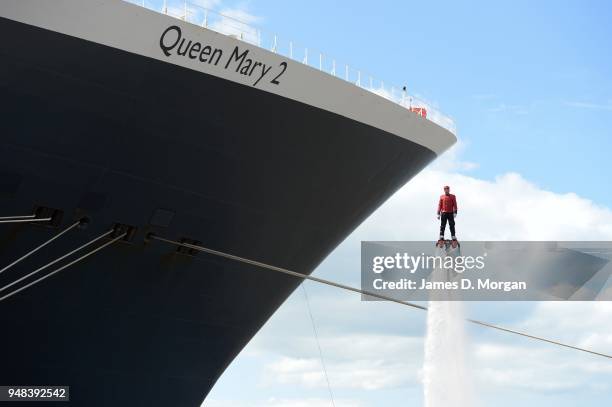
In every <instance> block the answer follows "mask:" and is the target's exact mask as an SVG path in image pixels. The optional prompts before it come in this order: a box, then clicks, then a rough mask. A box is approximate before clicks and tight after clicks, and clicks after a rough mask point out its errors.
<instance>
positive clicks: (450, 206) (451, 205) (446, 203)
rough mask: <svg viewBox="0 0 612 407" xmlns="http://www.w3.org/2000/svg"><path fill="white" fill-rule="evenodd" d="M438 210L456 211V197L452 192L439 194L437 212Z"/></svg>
mask: <svg viewBox="0 0 612 407" xmlns="http://www.w3.org/2000/svg"><path fill="white" fill-rule="evenodd" d="M440 212H455V213H456V212H457V198H455V195H453V194H448V195H446V194H444V195H442V196H440V202H438V213H440Z"/></svg>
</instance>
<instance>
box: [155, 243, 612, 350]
mask: <svg viewBox="0 0 612 407" xmlns="http://www.w3.org/2000/svg"><path fill="white" fill-rule="evenodd" d="M148 239H152V240H159V241H160V242H165V243H169V244H173V245H176V246H183V247H186V248H189V249H193V250H197V251H200V252H203V253H208V254H212V255H215V256H219V257H223V258H226V259H230V260H234V261H237V262H241V263H246V264H250V265H252V266H257V267H259V268H264V269H267V270H271V271H276V272H279V273H283V274H287V275H290V276H293V277H297V278H301V279H302V280H310V281H316V282H317V283H321V284H325V285H329V286H332V287H336V288H341V289H343V290H347V291H352V292H355V293H358V294H362V295H366V296H370V297H374V298H378V299H381V300H386V301H391V302H395V303H398V304H402V305H406V306H408V307H412V308H417V309H420V310H423V311H427V307H425V306H422V305H418V304H415V303H412V302H408V301H400V300H398V299H395V298H392V297H388V296H386V295H382V294H378V293H373V292H370V291H365V290H361V289H358V288H355V287H351V286H348V285H344V284H340V283H336V282H334V281H329V280H325V279H322V278H318V277H313V276H309V275H307V274H302V273H297V272H295V271H292V270H288V269H285V268H282V267H277V266H272V265H270V264H266V263H262V262H259V261H255V260H251V259H247V258H244V257H240V256H236V255H233V254H229V253H224V252H221V251H218V250H213V249H209V248H207V247H203V246H198V245H194V244H191V243H183V242H177V241H175V240H170V239H166V238H163V237H160V236H157V235H155V234H149V235H148ZM466 321H468V322H471V323H473V324H476V325H480V326H483V327H487V328H492V329H496V330H498V331H503V332H507V333H512V334H515V335H520V336H523V337H526V338H530V339H535V340H538V341H542V342H546V343H550V344H554V345H559V346H562V347H565V348H569V349H574V350H578V351H581V352H586V353H590V354H592V355H597V356H602V357H605V358H608V359H612V355H608V354H605V353H600V352H595V351H592V350H589V349H585V348H580V347H578V346H573V345H568V344H565V343H562V342H558V341H553V340H550V339H546V338H542V337H539V336H535V335H530V334H526V333H524V332H520V331H515V330H512V329H507V328H503V327H500V326H498V325H493V324H490V323H488V322H483V321H478V320H475V319H466Z"/></svg>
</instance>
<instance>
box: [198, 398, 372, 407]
mask: <svg viewBox="0 0 612 407" xmlns="http://www.w3.org/2000/svg"><path fill="white" fill-rule="evenodd" d="M334 405H335V406H336V407H361V406H363V404H362V403H360V402H359V401H356V400H346V399H334ZM202 406H203V407H329V406H330V399H329V398H328V399H322V398H300V399H297V398H291V399H289V398H268V399H265V400H250V401H248V402H241V401H231V400H211V401H206V402H205V403H204V404H203V405H202Z"/></svg>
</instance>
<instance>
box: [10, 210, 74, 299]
mask: <svg viewBox="0 0 612 407" xmlns="http://www.w3.org/2000/svg"><path fill="white" fill-rule="evenodd" d="M80 224H81V220H79V221H77V222H75V223H73V224H72V225H70V226H68V227H67V228H66V229H64V230H62V231H61V232H59V233H58V234H57V235H55V236H53V237H52V238H51V239H49V240H47V241H46V242H44V243H42V244H41V245H39V246H37V247H35V248H34V249H32V250H30V251H29V252H27V253H26V254H24V255H23V256H21V257H20V258H18V259H17V260H15V261H14V262H12V263H11V264H9V265H8V266H6V267H4V268H3V269H2V270H0V274H2V273H4V272H5V271H6V270H8V269H10V268H11V267H13V266H14V265H15V264H17V263H19V262H21V261H23V260H25V259H27V258H28V257H30V256H31V255H33V254H34V253H36V252H37V251H39V250H40V249H42V248H43V247H45V246H46V245H48V244H49V243H51V242H53V241H54V240H56V239H59V238H60V237H61V236H62V235H64V234H66V233H68V232H69V231H71V230H72V229H74V228H75V227H77V226H79V225H80ZM0 291H2V290H0Z"/></svg>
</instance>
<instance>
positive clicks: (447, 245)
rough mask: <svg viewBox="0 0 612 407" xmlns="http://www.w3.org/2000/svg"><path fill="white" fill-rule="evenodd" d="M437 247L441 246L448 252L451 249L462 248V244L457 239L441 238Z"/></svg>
mask: <svg viewBox="0 0 612 407" xmlns="http://www.w3.org/2000/svg"><path fill="white" fill-rule="evenodd" d="M436 247H439V248H440V249H445V250H446V251H447V252H449V250H451V251H453V250H459V251H460V250H461V245H460V244H459V241H458V240H457V239H453V240H448V239H446V240H445V239H439V240H438V241H437V242H436Z"/></svg>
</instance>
